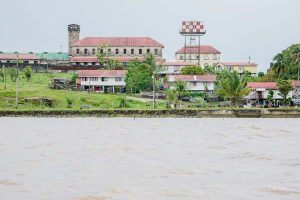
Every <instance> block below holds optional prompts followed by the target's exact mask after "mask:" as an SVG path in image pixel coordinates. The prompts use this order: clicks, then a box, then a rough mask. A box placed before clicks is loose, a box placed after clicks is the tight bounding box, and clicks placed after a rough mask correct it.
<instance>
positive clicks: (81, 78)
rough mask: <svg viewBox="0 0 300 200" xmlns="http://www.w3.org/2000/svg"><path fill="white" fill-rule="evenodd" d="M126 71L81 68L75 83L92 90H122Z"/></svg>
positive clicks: (113, 91)
mask: <svg viewBox="0 0 300 200" xmlns="http://www.w3.org/2000/svg"><path fill="white" fill-rule="evenodd" d="M126 73H127V71H126V70H83V71H79V73H78V77H77V81H76V84H77V85H78V87H80V88H81V89H84V90H91V91H94V92H112V93H116V92H124V90H125V86H126V83H125V78H126Z"/></svg>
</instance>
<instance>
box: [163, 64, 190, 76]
mask: <svg viewBox="0 0 300 200" xmlns="http://www.w3.org/2000/svg"><path fill="white" fill-rule="evenodd" d="M161 66H162V70H161V71H159V74H160V75H163V76H165V75H174V74H180V73H181V70H182V68H184V67H188V66H195V64H194V63H191V62H183V61H176V62H163V63H162V64H161Z"/></svg>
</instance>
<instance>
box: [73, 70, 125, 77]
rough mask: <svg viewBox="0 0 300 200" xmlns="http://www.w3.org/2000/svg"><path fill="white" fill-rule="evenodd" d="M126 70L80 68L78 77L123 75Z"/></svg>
mask: <svg viewBox="0 0 300 200" xmlns="http://www.w3.org/2000/svg"><path fill="white" fill-rule="evenodd" d="M126 73H127V70H82V71H79V73H78V77H125V76H126Z"/></svg>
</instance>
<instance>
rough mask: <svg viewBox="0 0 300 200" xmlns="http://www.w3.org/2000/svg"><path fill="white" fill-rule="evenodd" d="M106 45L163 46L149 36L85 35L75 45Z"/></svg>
mask: <svg viewBox="0 0 300 200" xmlns="http://www.w3.org/2000/svg"><path fill="white" fill-rule="evenodd" d="M101 45H108V46H111V47H164V46H163V44H161V43H160V42H158V41H156V40H154V39H152V38H150V37H86V38H83V39H81V40H79V41H76V42H75V43H74V44H73V46H75V47H95V46H101Z"/></svg>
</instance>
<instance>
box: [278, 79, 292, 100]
mask: <svg viewBox="0 0 300 200" xmlns="http://www.w3.org/2000/svg"><path fill="white" fill-rule="evenodd" d="M277 86H278V91H279V93H280V94H279V95H280V96H282V98H283V103H284V105H288V104H289V101H288V99H287V96H288V94H289V92H290V91H292V90H293V89H294V87H293V85H292V82H291V81H288V80H281V79H279V80H278V81H277Z"/></svg>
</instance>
